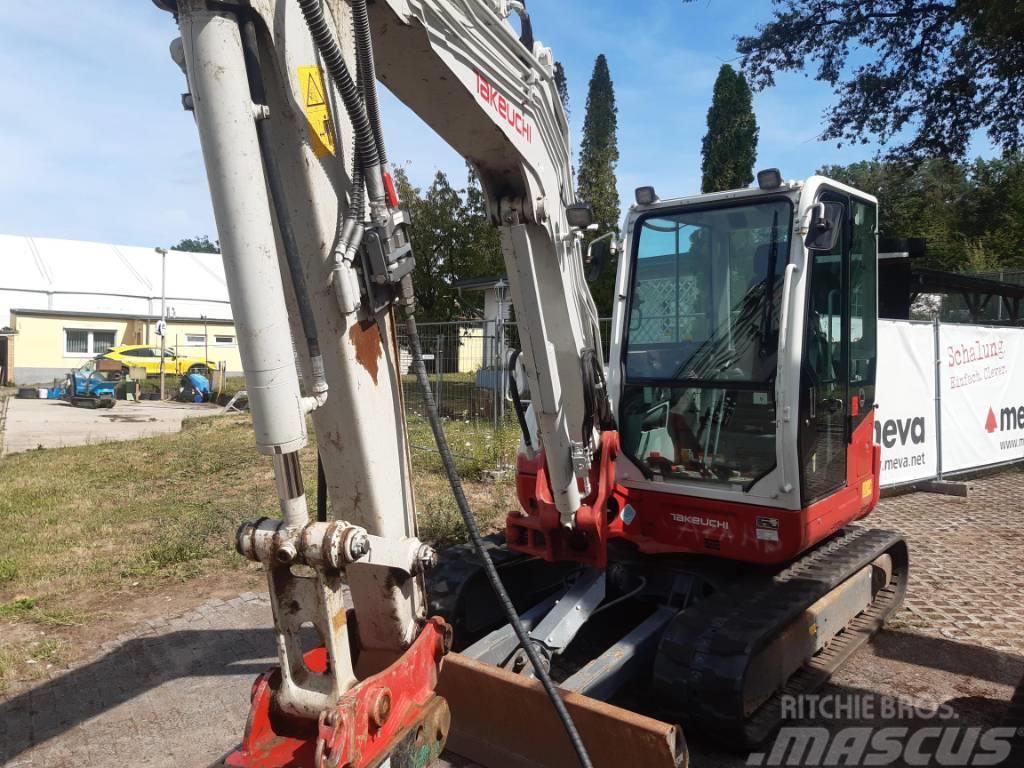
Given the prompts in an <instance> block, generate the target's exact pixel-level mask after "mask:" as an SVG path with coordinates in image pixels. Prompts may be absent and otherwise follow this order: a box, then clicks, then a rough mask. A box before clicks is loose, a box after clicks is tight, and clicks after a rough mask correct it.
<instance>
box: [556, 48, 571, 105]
mask: <svg viewBox="0 0 1024 768" xmlns="http://www.w3.org/2000/svg"><path fill="white" fill-rule="evenodd" d="M555 87H556V88H558V96H559V98H560V99H561V100H562V109H564V110H565V114H566V116H568V115H569V81H568V80H567V79H566V77H565V67H563V66H562V62H560V61H556V62H555Z"/></svg>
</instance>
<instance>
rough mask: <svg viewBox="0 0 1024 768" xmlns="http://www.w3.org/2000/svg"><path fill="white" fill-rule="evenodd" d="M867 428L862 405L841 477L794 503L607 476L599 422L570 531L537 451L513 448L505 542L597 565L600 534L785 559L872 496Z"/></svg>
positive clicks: (664, 547) (769, 560) (611, 466)
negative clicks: (767, 503) (515, 506)
mask: <svg viewBox="0 0 1024 768" xmlns="http://www.w3.org/2000/svg"><path fill="white" fill-rule="evenodd" d="M873 429H874V420H873V413H868V414H867V415H866V416H865V418H864V419H862V420H861V422H860V424H859V425H858V426H857V428H856V429H855V430H854V432H853V436H852V438H853V439H852V440H851V441H850V444H849V446H848V448H847V477H846V485H845V486H844V487H842V488H840V489H838V490H837V491H835V493H833V494H831V495H830V496H828V497H826V498H824V499H820V500H818V501H816V502H814V503H813V504H811V505H809V506H807V507H805V508H803V509H800V510H783V509H777V508H775V507H763V506H759V505H756V504H739V503H734V502H723V501H715V500H712V499H706V498H701V497H698V496H681V495H677V494H671V493H662V492H658V491H650V490H632V489H629V488H626V487H625V486H622V485H619V484H617V483H616V482H615V475H614V472H615V462H614V459H615V457H616V456H617V455H618V453H619V440H618V434H617V433H613V432H605V433H604V434H603V435H602V440H601V449H600V452H599V460H598V461H595V462H594V469H593V470H592V473H591V489H592V491H591V494H590V496H589V497H587V498H586V499H585V500H584V502H585V503H584V506H583V507H581V510H580V513H579V514H578V515H577V527H576V528H575V529H574V530H572V531H569V530H567V529H564V528H562V527H561V526H560V525H559V518H558V511H557V509H555V506H554V503H553V501H552V495H551V488H550V485H549V483H548V478H547V473H546V471H545V469H544V461H543V456H542V455H541V456H538V457H537V458H536V459H534V460H532V461H531V460H529V459H527V458H526V457H525V456H522V455H520V457H519V462H518V467H517V477H516V491H517V494H518V496H519V502H520V504H521V505H522V508H523V510H525V515H524V514H519V513H514V514H510V515H509V516H508V518H507V521H506V536H507V539H508V543H509V547H510V548H511V549H514V550H517V551H520V552H526V553H529V554H532V555H536V556H538V557H543V558H545V559H547V560H576V561H579V562H581V563H584V564H587V565H591V566H595V567H603V566H604V565H605V563H606V562H607V552H606V543H607V542H608V541H612V540H615V539H620V540H624V541H628V542H631V543H632V544H634V545H635V546H636V547H637V549H638V550H639V551H641V552H645V553H648V554H666V553H674V554H702V555H712V556H717V557H726V558H730V559H733V560H739V561H742V562H747V563H758V564H766V565H767V564H777V563H784V562H786V561H789V560H792V559H793V558H795V557H796V556H797V555H799V554H800V553H801V552H803V551H804V550H806V549H807V548H808V547H811V546H813V545H815V544H817V543H818V542H819V541H821V540H822V539H824V538H826V537H828V536H830V535H831V534H833V533H835V532H836V531H837V530H839V529H840V528H842V527H843V526H844V525H846V524H848V523H850V522H851V521H853V520H857V519H859V518H861V517H864V516H865V515H867V514H868V513H869V512H870V511H871V510H872V509H873V508H874V506H875V504H877V503H878V472H879V468H880V463H881V451H880V449H879V448H878V447H877V446H875V445H874V444H873ZM613 498H614V501H615V502H616V503H615V504H613V505H612V510H613V511H614V510H620V511H621V510H626V509H627V505H628V506H629V508H630V509H631V512H627V513H626V514H622V513H620V514H614V515H613V514H611V513H609V512H608V502H609V500H611V499H613ZM609 517H611V518H612V519H611V520H609V519H608V518H609Z"/></svg>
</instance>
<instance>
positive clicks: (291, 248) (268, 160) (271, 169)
mask: <svg viewBox="0 0 1024 768" xmlns="http://www.w3.org/2000/svg"><path fill="white" fill-rule="evenodd" d="M242 53H243V56H244V59H245V71H246V73H247V75H248V78H249V95H250V97H251V98H252V101H253V103H254V104H260V105H265V104H266V103H267V100H266V90H265V89H264V87H263V76H262V73H261V70H260V57H259V44H258V42H257V40H256V25H255V24H254V23H253V20H252V16H251V15H249V16H247V17H246V18H245V19H244V20H243V21H242ZM256 138H257V140H258V142H259V147H260V154H261V155H262V156H263V164H264V167H265V169H266V172H267V186H268V187H269V188H270V201H271V203H272V204H273V207H274V215H275V217H276V218H277V227H278V230H279V231H280V233H281V244H282V245H283V246H284V255H285V262H287V264H288V274H289V276H290V277H291V281H292V288H293V289H294V290H295V301H296V303H297V304H298V305H299V320H300V322H301V324H302V333H303V335H304V336H305V337H306V346H307V348H308V350H309V358H310V364H311V365H312V367H313V371H312V373H313V382H314V384H315V385H321V386H324V385H326V380H325V378H324V369H323V357H322V356H321V354H320V341H319V339H318V338H317V333H316V320H315V319H314V318H313V308H312V307H311V306H310V304H309V291H308V290H307V288H306V274H305V272H304V271H303V269H302V264H301V262H300V261H299V245H298V242H297V241H296V239H295V230H294V229H293V228H292V219H291V214H290V213H289V212H288V206H287V205H286V204H285V193H284V189H285V185H284V180H283V179H282V176H281V168H280V166H279V165H278V163H277V155H276V154H275V150H274V147H273V144H272V142H271V138H270V124H269V122H268V121H267V120H266V119H258V120H256ZM316 388H317V387H316V386H314V391H315V390H316Z"/></svg>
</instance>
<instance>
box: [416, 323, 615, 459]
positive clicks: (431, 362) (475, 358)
mask: <svg viewBox="0 0 1024 768" xmlns="http://www.w3.org/2000/svg"><path fill="white" fill-rule="evenodd" d="M610 331H611V319H610V318H605V319H602V320H601V337H602V342H603V346H604V350H605V356H606V357H607V354H608V336H609V333H610ZM419 335H420V344H421V345H422V347H423V356H424V362H425V363H426V368H427V373H428V374H429V376H430V383H431V387H432V389H433V392H434V399H435V400H436V402H437V404H438V411H439V412H440V414H441V416H442V418H444V419H447V420H451V421H456V420H457V421H459V422H462V423H463V424H468V425H471V426H472V427H474V428H475V429H477V430H483V429H486V430H489V431H493V433H494V434H495V436H497V434H498V433H499V432H501V431H502V430H505V429H510V428H516V415H515V411H514V410H513V407H512V403H511V401H510V400H509V397H508V360H509V358H510V356H511V353H512V351H513V350H516V349H519V348H520V346H519V328H518V326H517V324H516V323H515V322H512V321H502V320H487V321H484V320H480V321H456V322H447V323H420V324H419ZM398 346H399V351H400V354H401V373H402V389H403V395H404V398H405V411H406V416H407V417H409V416H418V417H425V416H426V409H425V406H424V402H423V395H422V393H421V392H420V388H419V385H418V384H417V383H416V377H415V376H414V375H413V371H412V352H411V347H410V345H409V342H408V338H407V337H406V336H405V334H404V332H403V330H402V329H401V327H400V328H399V333H398ZM415 447H416V448H420V449H425V448H427V446H421V445H416V446H415ZM505 458H507V457H505ZM505 458H501V459H498V458H496V459H495V461H496V462H498V463H502V464H504V463H505Z"/></svg>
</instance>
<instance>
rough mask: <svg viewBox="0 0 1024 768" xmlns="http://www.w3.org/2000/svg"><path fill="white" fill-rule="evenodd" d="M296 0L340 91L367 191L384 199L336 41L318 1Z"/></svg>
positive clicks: (369, 137) (355, 91) (367, 129)
mask: <svg viewBox="0 0 1024 768" xmlns="http://www.w3.org/2000/svg"><path fill="white" fill-rule="evenodd" d="M297 2H298V4H299V8H300V9H301V10H302V17H303V18H304V19H305V20H306V26H307V27H308V28H309V34H310V36H312V38H313V42H314V43H315V45H316V48H317V50H318V51H319V52H320V56H321V57H323V60H324V66H325V67H326V69H327V73H328V74H329V75H330V76H331V80H333V81H334V85H335V87H336V88H337V89H338V93H340V94H341V100H342V102H343V103H344V104H345V111H346V112H348V117H349V120H350V121H351V122H352V130H353V132H354V134H355V139H356V152H357V156H358V157H359V158H361V159H362V164H363V171H364V173H365V176H366V184H367V187H368V188H369V190H370V199H371V200H374V201H377V200H383V199H384V198H385V192H384V178H383V176H382V165H381V160H380V155H379V154H378V153H377V138H376V136H374V133H373V127H372V126H371V125H370V120H369V118H368V117H367V114H366V106H365V105H364V104H363V99H362V97H361V96H360V94H359V88H358V87H357V86H356V84H355V81H353V80H352V75H351V74H350V73H349V71H348V67H347V66H346V65H345V59H344V58H343V57H342V54H341V48H340V47H339V46H338V41H337V40H336V39H335V37H334V33H333V32H332V31H331V28H330V25H328V23H327V19H326V18H325V17H324V10H323V7H322V5H321V0H297Z"/></svg>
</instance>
